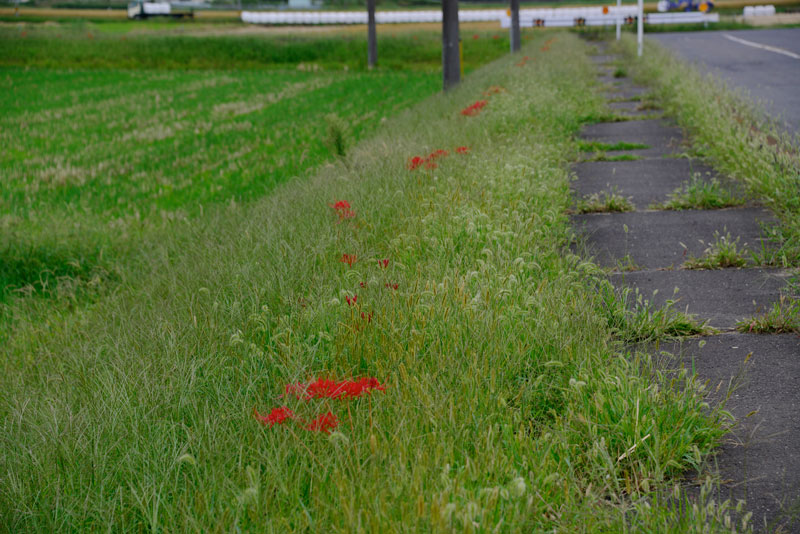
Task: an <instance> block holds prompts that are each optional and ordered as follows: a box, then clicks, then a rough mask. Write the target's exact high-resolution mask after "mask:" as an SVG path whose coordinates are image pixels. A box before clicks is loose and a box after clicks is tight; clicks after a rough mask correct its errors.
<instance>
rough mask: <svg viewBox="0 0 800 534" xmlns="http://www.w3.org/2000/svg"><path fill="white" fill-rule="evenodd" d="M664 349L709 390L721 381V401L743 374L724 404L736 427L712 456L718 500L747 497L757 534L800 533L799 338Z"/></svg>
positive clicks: (750, 338)
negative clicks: (719, 481)
mask: <svg viewBox="0 0 800 534" xmlns="http://www.w3.org/2000/svg"><path fill="white" fill-rule="evenodd" d="M700 345H703V346H702V347H701V346H700ZM660 350H665V351H669V352H671V353H672V354H674V355H676V356H677V360H676V361H679V362H682V363H684V365H686V366H687V368H689V369H692V368H694V369H695V370H696V372H697V374H698V376H699V377H700V378H702V379H704V380H708V381H709V386H710V388H711V391H714V389H715V388H716V387H717V385H718V384H722V387H721V388H720V391H719V393H717V394H716V396H717V397H718V398H720V397H721V396H722V395H724V394H725V392H726V390H727V385H728V384H729V383H730V381H731V379H732V377H740V378H739V379H738V381H737V382H738V387H737V388H736V389H735V390H734V391H733V393H732V394H731V396H730V398H729V400H728V402H727V405H726V409H728V410H729V411H730V412H731V413H732V414H733V415H734V416H735V417H736V418H737V426H736V428H735V429H734V431H733V432H732V434H731V435H730V436H728V437H727V439H725V441H724V443H723V445H722V447H721V448H720V449H719V452H718V453H717V456H716V459H715V463H716V465H717V467H718V468H719V471H720V475H721V479H722V481H723V485H722V487H721V488H719V493H718V496H717V497H718V498H720V499H723V500H724V499H732V502H733V503H736V500H737V499H746V500H747V506H746V508H747V509H748V510H749V511H752V512H753V524H754V525H755V526H756V531H757V532H783V533H800V508H798V507H799V506H800V416H798V414H800V336H798V335H795V334H782V335H758V334H723V335H719V336H711V337H704V338H691V339H687V340H684V341H683V342H675V343H669V344H662V345H661V346H660ZM750 353H752V357H751V359H750V360H749V362H748V363H747V365H745V364H744V361H745V358H746V357H747V355H748V354H750ZM753 411H756V413H755V414H753V415H750V416H749V417H748V414H751V412H753Z"/></svg>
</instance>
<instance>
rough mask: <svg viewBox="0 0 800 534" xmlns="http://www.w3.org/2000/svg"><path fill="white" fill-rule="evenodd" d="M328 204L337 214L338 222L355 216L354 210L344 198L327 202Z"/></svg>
mask: <svg viewBox="0 0 800 534" xmlns="http://www.w3.org/2000/svg"><path fill="white" fill-rule="evenodd" d="M329 206H330V207H331V208H333V211H335V212H336V215H338V216H339V222H341V221H343V220H345V219H352V218H353V217H355V216H356V212H354V211H353V210H352V209H351V208H350V203H349V202H348V201H346V200H337V201H336V202H335V203H333V204H329Z"/></svg>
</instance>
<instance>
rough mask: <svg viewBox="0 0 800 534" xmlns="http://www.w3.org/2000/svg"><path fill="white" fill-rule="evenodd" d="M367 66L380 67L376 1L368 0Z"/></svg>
mask: <svg viewBox="0 0 800 534" xmlns="http://www.w3.org/2000/svg"><path fill="white" fill-rule="evenodd" d="M367 65H368V66H369V68H371V69H373V68H375V67H376V66H377V65H378V37H377V32H376V31H375V0H367Z"/></svg>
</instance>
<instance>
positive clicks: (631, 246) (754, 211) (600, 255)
mask: <svg viewBox="0 0 800 534" xmlns="http://www.w3.org/2000/svg"><path fill="white" fill-rule="evenodd" d="M571 218H572V222H573V225H574V227H575V228H576V229H577V230H578V231H579V232H583V233H584V235H585V236H586V244H587V245H588V248H589V250H588V251H587V252H588V253H589V254H591V255H593V256H594V257H595V258H594V259H595V261H596V262H597V263H598V264H599V265H602V266H604V267H616V266H617V263H618V260H621V259H623V258H625V257H626V256H627V255H630V259H631V260H633V262H634V263H635V264H636V265H637V266H638V267H639V268H640V269H659V268H670V267H672V268H678V267H680V266H681V265H682V264H683V263H684V262H685V261H686V260H687V259H688V258H689V257H691V256H695V257H700V256H702V254H703V251H704V250H705V249H706V248H707V247H708V244H709V243H713V242H714V233H715V232H719V234H720V235H722V236H725V235H726V233H730V235H731V238H732V239H736V238H737V237H738V238H739V244H738V249H739V250H743V251H745V253H746V251H748V250H749V251H759V250H761V247H762V244H763V246H768V245H769V244H768V243H767V242H766V241H765V240H763V239H762V231H761V226H760V224H759V222H768V223H769V222H773V221H774V218H773V217H772V215H771V214H770V213H769V212H768V211H766V210H764V209H761V208H739V209H724V210H715V211H701V210H698V211H693V210H689V211H650V212H630V213H588V214H584V215H572V216H571ZM626 228H627V231H626Z"/></svg>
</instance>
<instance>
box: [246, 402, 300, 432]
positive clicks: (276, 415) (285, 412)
mask: <svg viewBox="0 0 800 534" xmlns="http://www.w3.org/2000/svg"><path fill="white" fill-rule="evenodd" d="M253 413H255V416H256V419H258V420H259V421H260V422H261V424H262V425H268V426H269V427H270V428H272V427H273V426H275V425H282V424H283V423H285V422H286V421H288V420H290V419H297V416H295V415H294V412H293V411H292V410H290V409H289V408H287V407H286V406H281V407H280V408H273V409H272V411H271V412H269V413H268V414H267V415H261V414H259V413H258V412H257V411H256V410H255V409H254V410H253Z"/></svg>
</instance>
